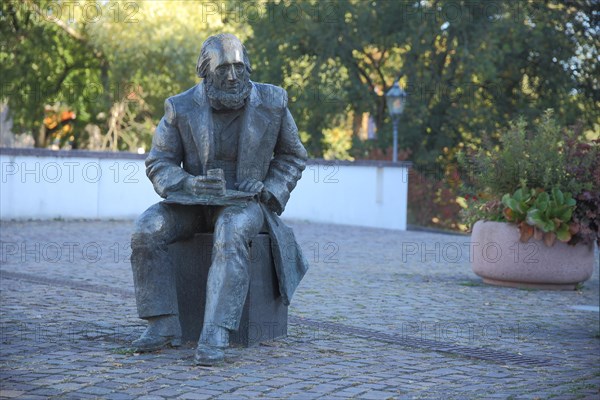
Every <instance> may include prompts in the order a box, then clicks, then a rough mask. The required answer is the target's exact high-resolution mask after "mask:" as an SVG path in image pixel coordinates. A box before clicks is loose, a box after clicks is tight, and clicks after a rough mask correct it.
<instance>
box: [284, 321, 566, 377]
mask: <svg viewBox="0 0 600 400" xmlns="http://www.w3.org/2000/svg"><path fill="white" fill-rule="evenodd" d="M289 321H290V322H291V323H296V324H301V325H306V326H310V327H313V328H319V329H325V330H328V331H331V332H337V333H343V334H347V335H352V336H356V337H360V338H364V339H372V340H378V341H382V342H386V343H392V344H396V345H399V346H405V347H413V348H420V349H424V350H431V351H437V352H441V353H450V354H455V355H460V356H464V357H470V358H477V359H480V360H486V361H493V362H496V363H508V364H515V365H523V366H535V367H542V366H550V365H553V364H554V363H553V362H552V361H551V360H547V359H539V358H533V357H527V356H522V355H520V354H512V353H507V352H504V351H498V350H491V349H484V348H481V347H468V346H461V345H456V344H452V343H447V342H440V341H436V340H429V339H419V338H416V337H411V336H406V335H398V334H389V333H384V332H380V331H375V330H372V329H365V328H357V327H354V326H350V325H344V324H338V323H334V322H323V321H319V320H313V319H309V318H302V317H294V316H290V317H289Z"/></svg>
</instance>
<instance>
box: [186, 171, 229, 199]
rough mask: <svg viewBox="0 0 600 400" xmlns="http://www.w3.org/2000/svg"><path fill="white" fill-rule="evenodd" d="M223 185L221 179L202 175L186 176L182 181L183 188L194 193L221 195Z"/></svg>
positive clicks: (223, 182)
mask: <svg viewBox="0 0 600 400" xmlns="http://www.w3.org/2000/svg"><path fill="white" fill-rule="evenodd" d="M224 187H225V181H224V180H223V179H220V178H216V177H212V176H211V177H208V176H204V175H199V176H192V177H188V178H186V179H185V181H184V182H183V189H184V190H185V191H186V192H188V193H191V194H194V195H202V194H208V195H215V196H217V195H223V194H224V190H223V188H224Z"/></svg>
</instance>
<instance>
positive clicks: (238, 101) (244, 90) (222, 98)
mask: <svg viewBox="0 0 600 400" xmlns="http://www.w3.org/2000/svg"><path fill="white" fill-rule="evenodd" d="M205 87H206V95H207V96H208V99H209V100H210V105H211V106H212V107H213V108H214V109H216V110H237V109H240V108H242V107H243V106H244V104H245V102H246V99H247V98H248V96H249V95H250V91H251V90H252V83H251V82H250V79H249V78H247V77H246V78H245V79H244V80H243V83H242V85H241V88H240V89H239V90H238V91H237V92H235V93H231V92H227V91H224V90H221V89H219V88H217V87H216V86H215V84H214V82H213V80H212V78H211V77H210V76H207V77H206V79H205Z"/></svg>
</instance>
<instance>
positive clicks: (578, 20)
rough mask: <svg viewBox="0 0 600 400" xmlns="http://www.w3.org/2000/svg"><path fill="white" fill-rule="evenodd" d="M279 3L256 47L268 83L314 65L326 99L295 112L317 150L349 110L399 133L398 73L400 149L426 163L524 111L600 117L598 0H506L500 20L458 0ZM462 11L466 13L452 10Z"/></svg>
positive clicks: (571, 118) (316, 86)
mask: <svg viewBox="0 0 600 400" xmlns="http://www.w3.org/2000/svg"><path fill="white" fill-rule="evenodd" d="M267 4H268V5H270V6H272V8H271V10H272V11H271V12H269V13H265V14H264V15H263V17H262V18H256V19H254V20H252V21H250V23H251V25H252V30H253V35H252V37H251V38H250V41H249V44H248V46H249V47H250V49H251V54H252V55H253V57H254V58H255V63H256V65H257V74H258V76H259V77H260V79H262V80H270V81H271V82H273V83H275V84H283V85H284V86H286V85H288V86H287V87H288V88H289V87H291V86H289V85H290V84H289V76H290V75H291V74H293V73H292V72H291V71H293V70H294V69H295V68H296V66H297V65H298V63H299V62H300V61H302V62H306V63H309V68H308V70H309V71H310V73H301V74H300V75H301V77H302V78H301V81H302V86H301V88H302V90H305V88H310V89H308V92H309V93H310V94H309V96H308V97H311V95H312V94H313V93H315V92H319V93H321V94H322V96H320V97H319V96H316V99H313V100H309V101H298V102H296V103H294V105H293V107H294V109H293V111H294V113H295V115H297V123H298V126H299V128H300V130H301V131H303V132H306V133H307V135H306V136H305V137H306V139H307V140H308V143H307V144H308V147H309V150H310V151H311V154H313V155H315V156H318V155H320V154H321V151H322V147H321V140H322V132H323V131H324V129H328V128H333V127H335V126H336V124H337V120H336V116H337V114H339V113H343V112H346V108H347V106H348V107H349V110H350V111H351V112H353V113H354V115H360V114H361V113H363V112H369V113H371V115H372V116H373V117H374V119H375V122H376V125H377V127H378V129H379V133H378V139H377V140H378V141H380V140H383V141H387V140H389V138H388V137H387V136H386V135H383V133H384V132H388V131H389V129H388V126H389V125H390V121H389V118H388V116H387V110H386V108H385V101H384V98H383V94H384V93H385V92H386V91H387V90H388V89H389V87H390V86H391V85H392V83H393V81H394V79H395V78H397V77H398V76H401V79H400V82H401V84H402V85H403V86H404V87H405V89H406V90H407V92H408V94H409V98H408V105H407V108H406V111H405V113H404V115H403V116H402V119H401V122H400V143H399V145H400V148H410V149H411V150H412V153H413V160H414V162H415V163H416V164H417V165H418V166H424V167H431V166H432V165H433V164H434V163H438V162H440V161H441V160H440V157H442V154H443V150H444V148H450V149H452V148H455V147H457V146H458V145H460V144H461V143H464V145H466V146H471V147H474V146H478V145H479V144H480V143H481V135H482V133H485V132H487V133H488V134H491V133H492V132H497V131H498V130H500V129H502V128H503V127H505V126H506V125H507V124H508V121H510V120H512V119H514V118H515V117H516V116H517V115H519V114H520V115H523V116H524V117H525V118H526V119H527V120H531V119H532V118H533V116H535V115H537V113H538V110H543V109H547V108H554V109H556V110H557V119H558V122H559V123H560V124H561V125H569V124H573V123H574V122H575V121H576V120H577V119H581V120H582V121H584V126H585V129H591V128H592V127H593V126H594V124H600V118H599V117H598V113H597V111H596V110H597V108H598V107H599V106H600V104H599V100H598V96H597V93H598V92H599V90H600V86H599V84H598V76H600V73H598V71H597V64H598V63H597V62H596V58H597V54H598V53H597V46H596V45H595V42H596V40H595V39H594V32H593V30H591V29H590V24H591V20H590V19H591V15H592V14H591V8H592V4H591V3H589V2H571V3H569V4H564V3H562V2H555V1H549V2H543V3H540V2H531V1H517V2H498V3H495V4H494V7H493V10H494V11H493V15H491V14H490V9H491V8H489V7H487V6H486V4H485V3H469V2H458V3H457V2H456V1H450V0H447V1H443V0H442V1H436V2H420V3H415V4H410V5H409V4H408V3H406V2H403V1H377V2H366V1H361V0H345V1H342V2H318V1H299V2H288V1H273V2H268V3H267ZM457 8H458V9H459V10H460V12H459V14H460V15H452V16H451V15H449V12H446V11H447V10H450V9H452V10H456V9H457ZM292 9H293V10H295V13H293V16H294V17H293V18H292V17H289V15H290V14H289V12H290V10H292ZM286 12H287V13H286ZM286 16H287V18H286ZM451 17H452V18H451ZM274 54H277V57H274V56H273V55H274ZM259 66H260V67H259ZM323 69H325V70H328V71H329V75H327V76H324V75H322V74H321V75H320V74H319V73H318V72H317V71H323ZM323 94H325V96H323ZM317 99H318V100H317ZM324 100H329V101H324ZM354 133H356V129H355V131H354ZM494 139H496V138H494ZM385 147H386V146H374V148H375V149H376V148H385ZM361 150H362V149H361ZM358 153H360V152H355V154H356V155H357V156H358V155H359V154H358ZM511 190H514V189H511Z"/></svg>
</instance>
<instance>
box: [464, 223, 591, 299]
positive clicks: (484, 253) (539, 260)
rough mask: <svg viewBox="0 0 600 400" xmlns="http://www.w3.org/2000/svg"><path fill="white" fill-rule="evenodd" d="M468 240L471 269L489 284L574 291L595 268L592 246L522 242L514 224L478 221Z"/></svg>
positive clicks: (538, 241) (533, 240)
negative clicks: (471, 262)
mask: <svg viewBox="0 0 600 400" xmlns="http://www.w3.org/2000/svg"><path fill="white" fill-rule="evenodd" d="M471 241H472V243H471V246H472V247H471V251H472V253H471V254H472V258H471V259H472V261H473V272H475V273H476V274H477V275H479V276H480V277H482V278H483V281H484V282H485V283H489V284H492V285H500V286H510V287H518V288H530V289H559V290H573V289H575V287H576V286H577V284H578V283H581V282H584V281H586V280H588V279H589V278H590V277H591V276H592V272H593V270H594V262H595V259H594V246H587V245H577V246H569V245H567V244H565V243H562V242H559V241H556V242H555V243H554V245H553V246H552V247H548V246H546V245H545V244H544V243H543V242H542V241H540V240H535V239H533V238H532V239H530V240H529V242H527V243H522V242H521V241H519V229H518V228H517V226H516V225H514V224H509V223H505V222H488V221H478V222H476V223H475V225H474V226H473V234H472V236H471Z"/></svg>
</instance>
